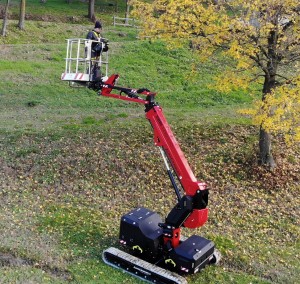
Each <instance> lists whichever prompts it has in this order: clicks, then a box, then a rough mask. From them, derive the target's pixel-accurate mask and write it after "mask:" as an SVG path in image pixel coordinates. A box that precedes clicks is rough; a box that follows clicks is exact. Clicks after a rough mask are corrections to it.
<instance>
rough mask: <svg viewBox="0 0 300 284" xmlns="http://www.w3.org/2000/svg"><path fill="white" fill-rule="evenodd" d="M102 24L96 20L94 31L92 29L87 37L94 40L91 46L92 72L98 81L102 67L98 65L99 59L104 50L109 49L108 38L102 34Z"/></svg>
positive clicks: (93, 78)
mask: <svg viewBox="0 0 300 284" xmlns="http://www.w3.org/2000/svg"><path fill="white" fill-rule="evenodd" d="M101 31H102V24H101V23H100V22H99V21H96V22H95V27H94V29H93V30H92V31H90V32H89V33H88V34H87V36H86V38H87V39H89V40H93V42H92V46H91V62H92V66H91V71H92V72H91V73H92V74H93V75H92V80H93V81H96V80H99V79H100V78H101V71H100V67H99V66H98V61H99V58H100V55H101V53H102V52H107V51H108V40H107V39H105V38H103V37H102V36H101Z"/></svg>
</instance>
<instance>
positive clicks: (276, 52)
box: [134, 0, 300, 166]
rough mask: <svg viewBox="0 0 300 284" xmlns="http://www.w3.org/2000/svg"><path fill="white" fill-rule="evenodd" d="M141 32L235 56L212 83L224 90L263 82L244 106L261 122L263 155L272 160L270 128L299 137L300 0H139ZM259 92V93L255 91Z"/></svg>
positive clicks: (203, 54)
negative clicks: (146, 0) (147, 0)
mask: <svg viewBox="0 0 300 284" xmlns="http://www.w3.org/2000/svg"><path fill="white" fill-rule="evenodd" d="M134 13H135V15H139V16H140V17H141V18H142V21H141V24H142V33H141V36H142V37H147V38H148V37H150V38H160V39H163V40H165V41H167V42H168V43H169V44H170V46H171V47H172V46H178V45H180V46H184V45H187V44H188V45H189V46H190V47H191V48H193V49H194V50H196V51H197V54H198V55H199V56H200V60H205V59H207V58H210V57H212V56H215V55H216V54H217V55H218V56H220V55H221V56H223V57H225V58H230V59H231V64H228V66H226V68H225V70H223V71H222V72H221V74H219V76H218V77H217V78H216V80H215V85H214V87H215V88H216V89H218V90H220V91H223V92H228V93H229V92H230V91H231V89H233V88H234V89H236V88H243V89H247V88H248V87H249V86H250V85H252V84H253V83H254V82H255V83H258V84H261V87H260V88H259V91H258V92H257V93H255V92H254V91H252V93H251V94H250V93H249V95H254V97H256V98H257V97H258V99H257V100H256V101H255V103H254V107H253V108H251V109H250V110H246V111H245V112H246V113H247V114H250V115H251V116H252V117H253V121H254V123H255V124H257V125H259V126H260V138H259V141H260V143H259V145H260V159H261V162H262V164H269V165H271V166H274V161H273V157H272V153H271V134H274V133H277V134H278V133H283V134H284V136H285V138H286V140H287V141H288V142H297V141H300V128H299V118H300V117H299V113H300V96H299V80H300V76H299V70H300V62H299V61H300V47H299V46H300V36H299V34H300V7H299V1H298V0H255V1H241V0H232V1H203V0H201V1H198V0H197V1H196V0H177V1H172V0H156V1H153V3H151V4H149V3H142V2H139V1H135V12H134ZM257 94H259V96H257Z"/></svg>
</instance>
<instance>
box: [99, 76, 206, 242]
mask: <svg viewBox="0 0 300 284" xmlns="http://www.w3.org/2000/svg"><path fill="white" fill-rule="evenodd" d="M118 78H119V75H117V74H114V75H112V76H110V78H109V79H108V80H107V81H106V82H104V83H103V84H102V86H101V91H100V92H99V95H102V96H106V97H111V98H115V99H119V100H124V101H129V102H135V103H141V104H144V105H145V106H146V118H147V119H148V120H149V122H150V124H151V125H152V127H153V131H154V143H155V145H156V146H159V147H162V148H163V149H164V152H165V153H166V155H167V157H168V159H169V161H170V163H171V165H172V168H173V169H174V171H175V173H176V175H177V177H178V180H179V181H180V183H181V185H182V187H183V189H184V191H185V193H186V195H188V196H191V197H195V196H197V194H198V195H199V193H200V192H201V191H205V190H207V188H206V187H207V186H206V183H204V182H199V181H197V179H196V177H195V176H194V173H193V171H192V170H191V168H190V166H189V164H188V162H187V160H186V158H185V156H184V154H183V152H182V151H181V148H180V146H179V144H178V142H177V140H176V138H175V136H174V134H173V132H172V130H171V128H170V126H169V124H168V122H167V120H166V118H165V116H164V114H163V111H162V108H161V107H160V106H159V105H157V104H156V103H155V102H154V100H153V98H154V96H155V95H156V93H153V92H150V91H149V90H147V89H139V90H137V89H129V88H123V87H118V86H115V83H116V81H117V79H118ZM112 90H119V91H120V93H119V94H113V93H111V92H112ZM139 95H144V96H146V98H141V97H140V96H139ZM193 206H194V205H193ZM205 207H206V206H205ZM207 219H208V208H202V209H198V208H195V207H194V208H193V209H192V212H190V214H189V215H188V216H187V217H186V219H185V220H184V223H183V225H184V226H185V227H187V228H198V227H201V226H202V225H204V223H205V222H206V221H207ZM177 229H178V228H174V230H175V231H174V232H173V233H172V236H171V237H166V241H168V240H169V239H170V240H171V242H172V246H173V247H176V246H177V245H178V243H179V236H180V230H177Z"/></svg>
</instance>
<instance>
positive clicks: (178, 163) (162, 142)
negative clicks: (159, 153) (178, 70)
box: [146, 106, 206, 196]
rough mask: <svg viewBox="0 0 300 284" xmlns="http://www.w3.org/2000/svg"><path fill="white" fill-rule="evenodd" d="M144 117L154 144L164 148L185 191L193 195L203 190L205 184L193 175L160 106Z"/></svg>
mask: <svg viewBox="0 0 300 284" xmlns="http://www.w3.org/2000/svg"><path fill="white" fill-rule="evenodd" d="M146 117H147V119H148V120H149V121H150V123H151V125H152V127H153V131H154V143H155V145H156V146H161V147H163V149H164V150H165V153H166V155H167V156H168V158H169V160H170V162H171V164H172V167H173V169H174V171H175V172H176V175H177V177H178V179H179V181H180V183H181V185H182V187H183V189H184V191H185V193H186V194H187V195H191V196H194V195H195V194H196V191H197V190H205V189H206V184H205V183H200V182H198V181H197V179H196V177H195V176H194V173H193V171H192V170H191V168H190V166H189V164H188V162H187V160H186V158H185V156H184V154H183V152H182V151H181V149H180V146H179V144H178V142H177V140H176V138H175V136H174V134H173V132H172V130H171V128H170V126H169V124H168V122H167V120H166V118H165V116H164V114H163V111H162V109H161V107H159V106H154V107H153V108H151V109H150V110H149V111H148V112H147V113H146Z"/></svg>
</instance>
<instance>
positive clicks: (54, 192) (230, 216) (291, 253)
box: [0, 1, 300, 284]
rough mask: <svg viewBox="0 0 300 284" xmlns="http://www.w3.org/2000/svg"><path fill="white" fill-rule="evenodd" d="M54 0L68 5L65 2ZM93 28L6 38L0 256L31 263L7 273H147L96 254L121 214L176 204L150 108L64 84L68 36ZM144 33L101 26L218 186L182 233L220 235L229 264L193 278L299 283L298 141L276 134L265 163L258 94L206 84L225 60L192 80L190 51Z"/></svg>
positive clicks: (115, 65)
mask: <svg viewBox="0 0 300 284" xmlns="http://www.w3.org/2000/svg"><path fill="white" fill-rule="evenodd" d="M28 3H29V4H30V3H31V2H28ZM73 3H74V5H75V3H76V2H73ZM48 4H49V6H47V7H48V8H49V9H50V8H51V11H52V10H53V13H52V12H51V14H53V15H56V17H58V16H59V15H62V14H63V13H62V12H61V7H63V5H66V4H65V2H50V1H49V3H48ZM51 5H54V6H53V7H51ZM72 5H73V4H72ZM29 7H30V5H29ZM55 7H56V8H55ZM72 9H75V7H73V8H72ZM78 9H79V8H78ZM37 11H39V10H37ZM74 11H75V10H73V12H74ZM68 13H69V12H68ZM74 13H75V12H74ZM58 18H59V17H58ZM11 23H12V24H11V26H10V28H12V26H13V23H14V22H11ZM86 27H87V26H86V24H78V23H77V24H72V25H71V24H66V23H60V22H56V23H50V22H46V23H42V22H35V21H32V22H30V21H27V22H26V31H25V32H19V31H17V30H16V29H10V35H9V36H8V37H7V38H5V39H2V38H0V40H2V43H4V42H5V43H6V44H3V45H1V50H0V76H1V81H0V122H1V123H0V204H1V206H0V226H1V230H0V238H1V240H2V241H1V244H0V253H3V254H4V253H5V254H7V255H9V256H10V257H11V259H12V260H14V261H15V260H16V259H17V258H20V259H21V260H23V261H25V263H26V265H24V266H21V265H15V266H13V265H3V266H1V265H0V275H1V277H0V283H22V282H25V281H29V282H32V283H101V284H102V283H107V284H114V283H132V284H134V283H142V282H141V281H140V280H138V279H135V278H133V277H131V276H128V275H124V274H123V273H122V272H120V271H118V270H116V269H113V268H110V267H108V266H107V265H105V264H104V263H103V262H102V260H101V253H102V251H103V249H105V248H107V247H109V246H111V245H115V246H118V244H117V242H118V241H117V239H118V226H119V225H118V224H119V220H120V217H121V216H122V215H123V214H125V213H127V212H128V211H129V210H131V209H132V208H134V207H136V206H144V207H148V208H150V209H152V210H154V211H157V212H158V213H159V214H161V215H162V216H165V215H166V214H167V213H168V211H169V210H170V208H171V207H172V206H173V205H174V202H175V198H174V193H173V191H172V189H171V188H170V185H169V181H168V178H167V177H166V176H165V174H164V173H165V169H164V167H163V164H162V161H161V158H160V156H159V153H158V151H157V149H156V148H155V146H154V145H153V137H152V136H153V134H152V129H151V127H150V125H149V124H148V122H147V121H146V120H145V119H144V110H143V107H141V106H138V105H134V104H129V103H126V102H119V101H115V100H112V99H108V98H103V97H98V96H97V94H96V93H95V92H93V91H91V90H87V89H85V88H80V89H74V88H69V86H68V84H66V83H65V82H61V81H60V74H61V73H62V72H63V71H64V59H63V58H64V56H65V42H64V41H65V38H68V37H70V36H84V35H85V33H86ZM136 32H137V31H136V30H135V29H125V28H113V27H111V26H109V25H107V26H106V27H105V30H104V33H105V36H106V37H107V38H109V39H110V73H119V74H120V76H121V77H120V80H119V83H118V84H119V85H122V86H130V87H136V88H140V87H146V88H149V89H151V90H152V91H156V92H157V93H158V94H157V101H158V102H159V103H160V105H161V106H162V107H163V109H164V111H165V115H166V117H167V119H168V121H169V122H170V125H171V127H172V129H173V131H174V133H175V135H176V137H177V139H178V141H179V142H180V144H181V146H182V149H183V151H184V153H185V154H186V156H187V159H188V161H189V162H190V164H191V167H192V168H193V170H194V172H195V175H196V176H197V177H198V178H199V179H200V180H205V181H206V182H207V183H208V184H209V185H210V187H211V194H210V204H209V207H210V218H209V221H208V223H207V224H206V225H205V226H204V227H203V228H201V230H196V231H189V230H186V229H184V230H183V233H184V235H190V234H194V233H195V234H199V235H203V236H205V237H207V238H209V239H211V240H213V241H214V242H215V243H216V246H217V247H218V248H219V249H220V251H221V252H222V255H223V260H222V262H221V264H220V266H216V267H213V266H212V267H208V268H206V269H205V270H203V271H202V272H201V273H200V274H197V275H192V276H189V277H187V279H188V281H189V283H202V282H203V283H238V284H240V283H245V284H246V283H257V284H258V283H259V284H266V283H297V280H298V275H299V259H298V257H299V239H298V236H299V228H298V227H297V220H298V218H299V212H298V210H297V208H298V206H299V197H298V190H299V184H298V183H297V182H299V180H297V170H298V169H299V164H300V161H299V150H298V148H295V149H293V150H284V149H283V147H282V145H283V144H281V143H280V141H279V142H277V143H274V147H275V149H277V151H278V154H277V157H278V158H279V159H281V162H282V164H283V167H280V168H279V170H278V171H277V172H275V173H269V172H267V171H264V170H263V169H260V168H258V167H257V166H256V164H255V147H256V142H257V141H256V139H257V138H256V135H257V129H255V128H253V127H252V126H251V122H250V120H249V118H245V117H242V116H240V115H238V114H237V113H236V109H238V108H240V107H244V106H245V105H246V106H247V105H249V104H250V103H251V99H250V98H249V97H248V95H247V93H246V92H244V91H236V92H235V93H232V94H230V95H227V94H222V93H219V92H215V91H214V90H212V89H210V88H208V87H207V85H209V84H211V83H213V82H214V76H215V75H216V74H217V73H218V72H221V70H222V64H225V62H226V60H225V59H222V58H216V61H217V59H218V60H219V61H218V62H219V63H218V64H216V61H214V62H206V63H203V64H201V65H199V64H198V65H197V68H198V71H199V73H198V74H196V75H193V76H191V66H192V64H193V63H196V62H195V58H194V56H193V54H191V53H190V52H189V51H188V50H186V49H177V50H168V49H167V48H166V46H165V45H164V44H163V43H162V42H159V41H158V42H149V41H139V40H137V39H136V35H137V34H136ZM119 33H122V34H123V35H124V33H125V34H126V35H125V37H123V36H119ZM29 35H31V38H30V41H31V42H29ZM47 35H48V36H47ZM43 39H44V40H43ZM220 61H221V62H220ZM287 160H288V161H292V164H289V163H288V162H287ZM287 189H288V190H287ZM287 204H288V205H287ZM0 264H1V256H0Z"/></svg>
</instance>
